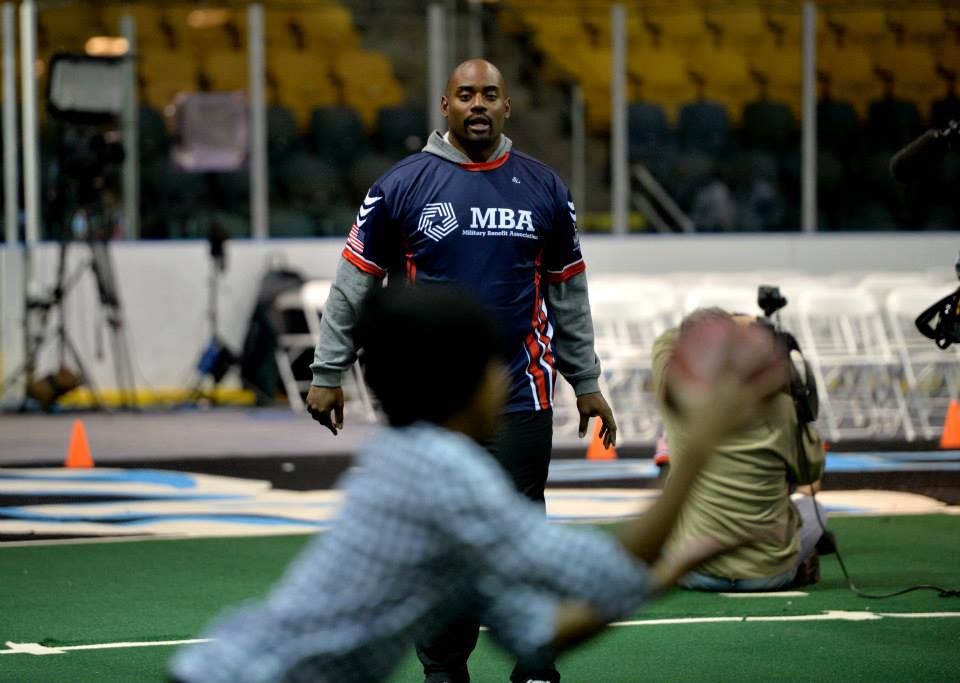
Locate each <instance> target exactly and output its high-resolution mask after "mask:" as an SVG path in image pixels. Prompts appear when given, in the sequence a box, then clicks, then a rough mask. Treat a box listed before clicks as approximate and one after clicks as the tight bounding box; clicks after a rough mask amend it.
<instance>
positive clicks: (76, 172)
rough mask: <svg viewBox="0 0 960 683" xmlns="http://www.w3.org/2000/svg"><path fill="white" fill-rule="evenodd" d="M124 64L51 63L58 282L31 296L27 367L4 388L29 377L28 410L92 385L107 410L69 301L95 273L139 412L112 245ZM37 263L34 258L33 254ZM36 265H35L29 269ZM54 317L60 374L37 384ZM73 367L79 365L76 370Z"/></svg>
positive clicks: (124, 381)
mask: <svg viewBox="0 0 960 683" xmlns="http://www.w3.org/2000/svg"><path fill="white" fill-rule="evenodd" d="M122 66H123V63H122V60H119V59H114V58H93V57H86V56H78V55H68V54H62V53H61V54H57V55H55V56H54V57H53V59H52V60H51V62H50V77H49V81H48V90H47V110H48V111H49V113H50V115H51V118H52V119H53V122H54V123H53V125H54V127H55V130H57V132H58V134H59V135H58V141H57V142H58V144H57V157H56V158H57V165H58V168H59V173H58V176H57V183H56V185H55V192H54V193H53V197H52V201H51V207H50V209H51V210H50V213H49V222H50V223H51V224H56V223H58V222H59V224H60V229H59V233H58V236H57V238H58V241H59V247H60V249H59V255H58V262H57V272H56V282H55V283H54V285H53V286H52V287H50V289H49V290H48V291H47V292H45V293H43V294H40V295H31V294H30V292H29V291H27V292H26V300H25V305H24V310H25V318H26V320H25V326H24V327H25V332H26V335H25V336H26V343H27V346H26V352H25V360H24V362H23V365H22V367H21V368H20V369H19V370H18V371H17V372H15V373H14V374H13V375H12V376H11V377H10V379H8V380H7V382H5V384H4V391H6V389H7V388H8V387H9V386H11V385H12V384H13V383H14V382H15V381H17V380H18V379H19V378H20V377H24V378H25V380H26V392H25V396H24V400H23V403H22V405H21V409H26V408H27V407H28V406H29V402H30V400H31V399H33V400H34V401H36V402H37V403H38V404H39V406H40V407H41V408H42V409H44V410H49V409H50V408H51V407H52V406H53V404H54V403H55V402H56V400H57V399H59V398H60V396H62V395H63V394H65V393H67V392H68V391H70V390H72V389H75V388H77V387H79V386H84V385H85V386H86V387H87V388H88V389H89V391H90V394H91V398H92V401H93V404H94V406H95V407H96V408H103V407H104V403H103V400H102V398H101V396H100V392H99V391H98V390H97V388H96V387H95V386H94V384H93V380H92V378H91V375H90V373H89V372H88V371H87V369H86V364H85V363H84V361H83V358H82V357H81V354H80V352H79V350H78V348H77V345H76V343H75V342H74V341H73V337H72V336H71V334H70V332H69V330H68V329H67V316H66V314H65V311H64V300H65V297H66V296H67V294H68V293H69V292H70V290H71V289H73V287H74V286H75V285H76V284H77V283H78V282H79V281H80V280H81V279H82V278H83V276H84V275H85V274H86V273H88V272H89V273H90V274H91V275H92V276H93V278H94V281H95V284H96V289H97V297H98V300H99V304H100V315H101V321H100V322H102V323H103V324H105V325H106V326H107V328H108V330H109V331H110V338H111V345H112V359H113V362H114V370H115V373H116V378H117V387H118V389H119V390H120V404H121V405H122V406H124V407H131V408H132V407H135V405H136V388H135V384H134V377H133V366H132V364H131V360H130V358H131V357H130V350H129V345H128V342H127V339H126V328H125V324H124V320H123V314H122V310H121V305H120V296H119V292H118V288H117V281H116V277H115V275H114V269H113V263H112V260H111V255H110V250H109V246H108V240H109V239H110V237H111V236H112V234H113V232H114V231H115V227H116V222H117V218H118V213H117V211H116V208H115V207H114V206H111V204H110V202H109V201H108V197H107V192H106V191H107V190H108V189H109V188H108V184H109V178H110V177H111V175H113V174H115V171H116V169H117V167H118V166H119V164H120V163H122V161H123V145H122V143H121V142H120V138H119V134H118V133H117V132H116V131H115V130H114V127H115V124H116V123H117V117H118V115H119V113H120V107H121V103H122V93H123V80H122V79H123V73H122V72H121V71H120V69H119V67H122ZM73 242H83V243H85V244H86V245H87V247H88V250H89V255H88V256H87V257H86V258H84V259H83V260H82V261H81V262H80V263H79V265H76V266H74V267H73V269H72V270H70V269H69V268H68V261H69V260H71V259H70V258H69V246H70V244H71V243H73ZM27 258H28V261H29V258H30V254H29V251H28V254H27ZM28 267H29V266H28ZM51 316H55V318H56V328H55V329H56V332H55V334H56V336H55V340H56V342H57V349H58V360H59V365H58V369H57V370H56V371H55V372H53V373H51V374H49V375H48V376H46V377H44V378H42V379H39V380H38V379H36V377H35V375H36V371H37V364H38V360H39V358H40V356H41V351H42V349H43V347H44V346H45V345H46V342H47V335H48V327H49V324H50V318H51ZM101 330H102V328H101V326H100V325H97V327H96V328H95V332H96V338H95V342H96V354H97V358H98V359H99V358H102V357H103V338H102V334H101ZM70 365H72V366H73V368H75V371H74V370H73V369H71V367H70Z"/></svg>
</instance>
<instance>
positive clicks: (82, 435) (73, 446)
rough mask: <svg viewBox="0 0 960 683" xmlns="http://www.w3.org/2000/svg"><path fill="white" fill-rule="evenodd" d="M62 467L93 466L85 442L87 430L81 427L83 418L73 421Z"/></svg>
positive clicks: (88, 448) (87, 445)
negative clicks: (65, 458)
mask: <svg viewBox="0 0 960 683" xmlns="http://www.w3.org/2000/svg"><path fill="white" fill-rule="evenodd" d="M63 466H64V467H93V458H92V457H90V444H89V443H87V430H86V429H84V427H83V420H74V421H73V433H72V434H71V435H70V445H69V446H68V447H67V460H66V462H64V463H63Z"/></svg>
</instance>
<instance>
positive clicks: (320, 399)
mask: <svg viewBox="0 0 960 683" xmlns="http://www.w3.org/2000/svg"><path fill="white" fill-rule="evenodd" d="M307 412H308V413H310V417H312V418H313V419H314V420H316V421H317V422H319V423H320V424H322V425H323V426H324V427H326V428H327V429H329V430H330V431H331V432H333V435H334V436H336V435H337V430H338V429H343V389H341V388H340V387H315V386H311V387H310V391H309V392H308V393H307ZM331 412H332V413H333V415H332V416H331Z"/></svg>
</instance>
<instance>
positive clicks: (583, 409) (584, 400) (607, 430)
mask: <svg viewBox="0 0 960 683" xmlns="http://www.w3.org/2000/svg"><path fill="white" fill-rule="evenodd" d="M577 411H578V412H579V413H580V438H581V439H582V438H583V437H584V436H585V435H586V433H587V421H588V420H589V419H590V418H591V417H599V418H600V422H601V425H600V438H601V439H603V447H604V448H610V446H616V445H617V422H616V420H614V419H613V411H612V410H611V409H610V405H609V404H608V403H607V399H605V398H604V397H603V394H601V393H600V392H599V391H597V392H595V393H592V394H583V395H582V396H577Z"/></svg>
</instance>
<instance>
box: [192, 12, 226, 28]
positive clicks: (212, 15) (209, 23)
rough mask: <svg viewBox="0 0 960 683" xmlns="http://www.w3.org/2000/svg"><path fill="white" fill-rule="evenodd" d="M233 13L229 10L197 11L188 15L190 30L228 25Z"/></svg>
mask: <svg viewBox="0 0 960 683" xmlns="http://www.w3.org/2000/svg"><path fill="white" fill-rule="evenodd" d="M232 17H233V13H232V12H231V11H230V10H228V9H213V8H210V9H195V10H193V11H192V12H190V14H188V15H187V26H189V27H190V28H218V27H220V26H223V25H224V24H226V23H228V22H229V21H230V19H231V18H232Z"/></svg>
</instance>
